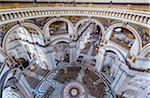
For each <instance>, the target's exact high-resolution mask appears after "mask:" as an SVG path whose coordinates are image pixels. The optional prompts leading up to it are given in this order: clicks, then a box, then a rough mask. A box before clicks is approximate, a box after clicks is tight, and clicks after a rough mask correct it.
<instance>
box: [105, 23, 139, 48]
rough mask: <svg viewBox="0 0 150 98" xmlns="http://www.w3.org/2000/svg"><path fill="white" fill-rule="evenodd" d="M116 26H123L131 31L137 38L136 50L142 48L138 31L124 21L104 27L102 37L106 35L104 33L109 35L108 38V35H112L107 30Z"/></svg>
mask: <svg viewBox="0 0 150 98" xmlns="http://www.w3.org/2000/svg"><path fill="white" fill-rule="evenodd" d="M116 27H124V28H126V29H128V30H129V31H131V32H132V33H133V35H134V36H135V38H136V39H137V40H138V44H139V49H138V51H140V50H141V49H142V40H141V37H140V35H139V33H138V32H137V31H136V30H135V29H134V28H133V27H132V26H130V25H129V24H127V25H125V23H115V24H112V25H111V26H110V27H108V28H107V29H106V32H105V35H104V37H106V35H110V36H109V39H110V37H111V35H112V32H109V31H110V30H112V29H114V28H116ZM108 33H109V34H108Z"/></svg>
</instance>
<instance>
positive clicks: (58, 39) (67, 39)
mask: <svg viewBox="0 0 150 98" xmlns="http://www.w3.org/2000/svg"><path fill="white" fill-rule="evenodd" d="M70 41H71V39H70V38H67V37H59V38H56V39H54V40H52V41H51V43H50V45H51V46H54V45H55V44H57V43H59V42H67V43H70Z"/></svg>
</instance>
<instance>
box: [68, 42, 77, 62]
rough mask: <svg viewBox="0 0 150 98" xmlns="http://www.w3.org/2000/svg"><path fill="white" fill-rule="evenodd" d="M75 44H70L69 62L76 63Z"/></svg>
mask: <svg viewBox="0 0 150 98" xmlns="http://www.w3.org/2000/svg"><path fill="white" fill-rule="evenodd" d="M76 53H77V42H71V43H70V57H69V59H70V62H76V58H77V57H76Z"/></svg>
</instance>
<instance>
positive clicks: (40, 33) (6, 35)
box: [2, 23, 43, 52]
mask: <svg viewBox="0 0 150 98" xmlns="http://www.w3.org/2000/svg"><path fill="white" fill-rule="evenodd" d="M21 26H26V27H32V28H34V29H35V30H37V31H38V34H39V35H40V36H41V37H43V36H42V30H41V29H40V28H39V27H38V26H37V25H35V24H33V23H21ZM18 27H20V25H19V24H17V25H14V26H13V27H11V28H10V29H9V30H8V31H7V32H6V33H5V35H4V37H3V40H2V48H3V49H4V51H5V52H6V47H5V45H6V44H5V43H6V40H7V38H8V36H9V35H10V34H11V33H12V32H13V31H14V30H15V29H17V28H18Z"/></svg>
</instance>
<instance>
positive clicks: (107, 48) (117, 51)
mask: <svg viewBox="0 0 150 98" xmlns="http://www.w3.org/2000/svg"><path fill="white" fill-rule="evenodd" d="M101 49H104V50H105V52H106V51H112V52H114V53H116V55H117V56H118V57H119V59H120V60H121V61H122V62H123V63H125V64H126V61H125V56H124V55H123V54H122V53H121V51H120V50H118V49H117V48H115V47H113V46H110V45H105V46H103V47H102V48H101Z"/></svg>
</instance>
